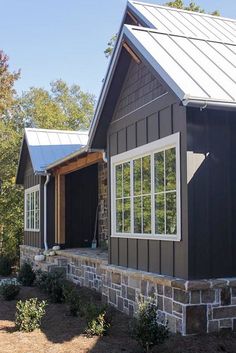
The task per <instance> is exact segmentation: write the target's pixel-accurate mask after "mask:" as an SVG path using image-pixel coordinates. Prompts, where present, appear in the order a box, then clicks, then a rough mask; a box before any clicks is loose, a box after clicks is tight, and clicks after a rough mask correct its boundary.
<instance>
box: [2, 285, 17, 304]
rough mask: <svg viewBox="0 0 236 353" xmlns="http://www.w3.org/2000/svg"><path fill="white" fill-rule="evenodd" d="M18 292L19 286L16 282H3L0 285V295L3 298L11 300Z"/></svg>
mask: <svg viewBox="0 0 236 353" xmlns="http://www.w3.org/2000/svg"><path fill="white" fill-rule="evenodd" d="M19 292H20V286H19V285H18V284H16V283H13V282H12V283H3V284H1V285H0V295H1V296H2V297H3V299H4V300H13V299H15V297H16V296H17V295H18V294H19Z"/></svg>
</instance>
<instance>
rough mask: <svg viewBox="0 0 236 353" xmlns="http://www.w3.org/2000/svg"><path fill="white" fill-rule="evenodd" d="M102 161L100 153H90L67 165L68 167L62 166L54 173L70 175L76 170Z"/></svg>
mask: <svg viewBox="0 0 236 353" xmlns="http://www.w3.org/2000/svg"><path fill="white" fill-rule="evenodd" d="M102 160H103V155H102V152H91V153H88V154H87V155H86V156H85V157H81V158H79V159H77V160H76V161H73V162H71V163H69V164H68V165H64V166H62V167H59V169H58V170H57V171H56V173H57V174H60V175H65V174H68V173H72V172H74V171H76V170H78V169H82V168H85V167H88V166H89V165H92V164H94V163H98V162H100V161H102Z"/></svg>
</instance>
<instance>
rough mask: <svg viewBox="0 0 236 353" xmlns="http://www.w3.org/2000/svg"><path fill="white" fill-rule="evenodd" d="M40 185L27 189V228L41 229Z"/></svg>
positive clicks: (27, 229) (28, 229) (30, 229)
mask: <svg viewBox="0 0 236 353" xmlns="http://www.w3.org/2000/svg"><path fill="white" fill-rule="evenodd" d="M39 215H40V186H39V185H36V186H33V187H32V188H30V189H26V190H25V230H26V231H39V229H40V220H39V217H40V216H39Z"/></svg>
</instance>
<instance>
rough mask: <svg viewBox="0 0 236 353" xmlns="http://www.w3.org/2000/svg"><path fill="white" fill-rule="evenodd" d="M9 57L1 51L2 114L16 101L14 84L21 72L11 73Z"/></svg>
mask: <svg viewBox="0 0 236 353" xmlns="http://www.w3.org/2000/svg"><path fill="white" fill-rule="evenodd" d="M8 59H9V58H8V56H7V55H6V54H5V53H4V52H3V51H2V50H0V114H2V113H3V112H5V110H6V109H8V108H9V107H11V105H12V104H13V101H14V94H15V90H14V83H15V81H16V80H17V79H18V78H19V76H20V72H10V71H9V64H8Z"/></svg>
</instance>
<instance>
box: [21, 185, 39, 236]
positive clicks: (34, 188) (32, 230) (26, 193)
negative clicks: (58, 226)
mask: <svg viewBox="0 0 236 353" xmlns="http://www.w3.org/2000/svg"><path fill="white" fill-rule="evenodd" d="M34 191H39V228H27V219H26V217H27V212H26V202H27V195H28V194H31V193H32V192H34ZM40 208H41V200H40V184H38V185H35V186H32V187H31V188H28V189H25V200H24V231H25V232H40Z"/></svg>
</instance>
